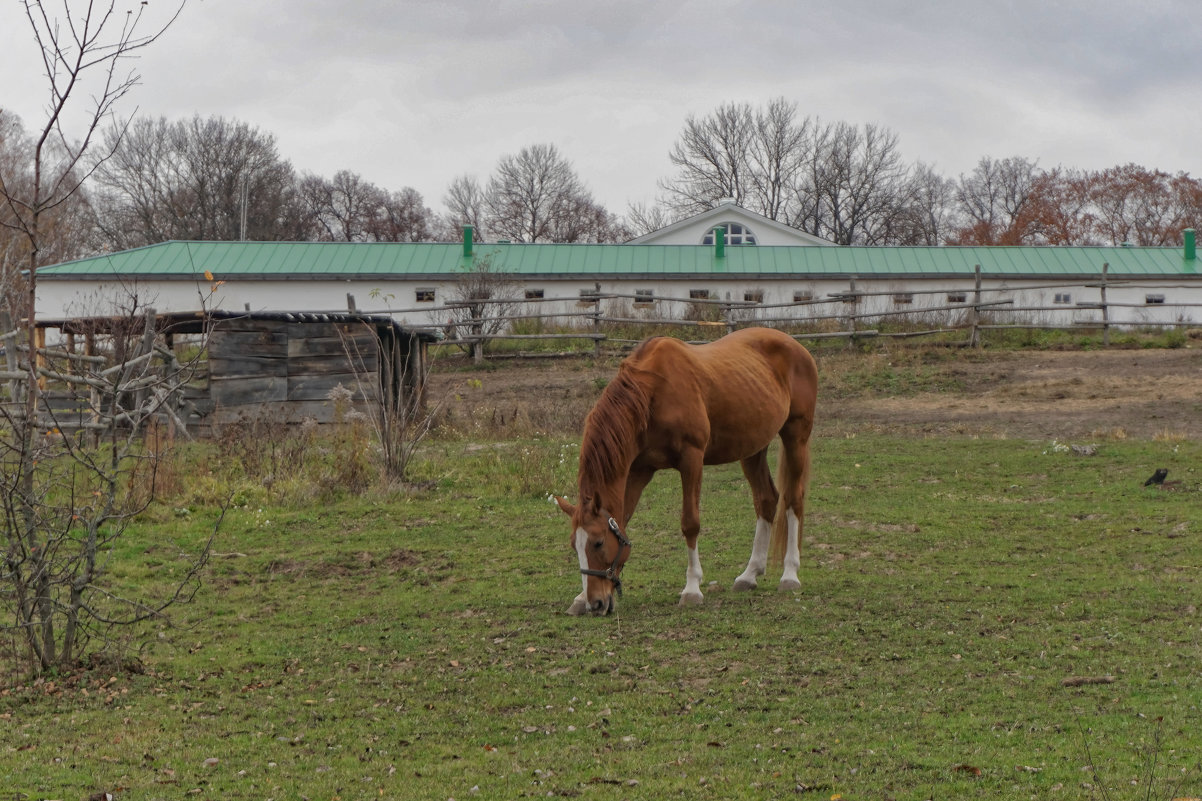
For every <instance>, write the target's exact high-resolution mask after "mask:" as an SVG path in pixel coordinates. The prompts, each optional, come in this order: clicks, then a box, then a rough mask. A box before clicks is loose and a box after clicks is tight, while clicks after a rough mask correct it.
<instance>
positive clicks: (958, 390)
mask: <svg viewBox="0 0 1202 801" xmlns="http://www.w3.org/2000/svg"><path fill="white" fill-rule="evenodd" d="M869 358H876V359H877V360H878V361H880V359H881V356H880V354H877V355H876V356H875V357H869V356H860V355H854V354H843V353H838V354H830V355H825V356H824V355H822V354H820V355H819V368H820V371H822V373H824V374H826V373H828V372H830V373H832V374H833V372H834V371H835V370H836V369H838V370H846V369H848V362H847V361H845V360H855V359H869ZM901 361H904V360H901ZM913 364H914V362H913V360H912V359H911V360H910V361H909V362H906V363H905V364H902V365H899V366H898V369H899V370H903V371H904V370H912V369H916V368H914V366H913ZM616 365H617V360H616V359H615V360H612V361H605V362H593V361H592V360H584V359H571V358H568V359H557V360H527V361H515V362H509V363H501V364H495V365H492V364H490V365H489V366H488V367H486V368H482V369H477V370H468V369H463V368H462V367H457V366H452V365H444V366H440V365H436V368H435V371H434V373H433V374H432V375H431V377H430V396H431V398H432V399H434V400H435V401H438V400H439V399H441V400H443V401H444V402H445V405H444V408H443V415H444V418H445V419H446V420H447V421H448V422H449V423H451V424H452V425H454V426H455V427H456V428H460V429H463V428H465V427H469V428H470V427H472V426H474V427H477V428H479V429H481V430H484V429H487V430H489V431H490V432H493V433H504V432H506V431H511V432H512V433H513V434H515V435H524V434H529V433H533V432H540V431H541V432H547V433H560V434H572V433H577V432H579V431H580V429H581V426H582V425H583V421H584V416H585V415H586V414H587V413H588V410H589V408H591V406H592V404H593V403H594V402H595V401H596V398H597V397H598V396H599V395H600V393H601V390H602V388H603V387H604V385H605V382H606V381H608V380H609V378H610V377H612V376H613V374H614V372H615V370H616ZM440 367H443V369H440ZM446 368H451V369H446ZM921 372H922V381H921V382H919V383H920V388H919V389H917V390H907V391H903V392H900V393H897V394H894V393H890V392H888V391H872V390H865V389H863V388H862V387H860V388H855V389H851V388H848V387H845V386H842V382H840V381H838V380H835V379H833V378H830V377H829V376H826V375H824V376H823V378H822V381H823V386H820V388H819V402H818V432H817V433H818V435H819V436H832V435H834V436H841V435H847V434H852V433H856V432H860V431H880V432H889V433H902V434H911V435H916V436H932V435H969V436H997V437H1017V438H1023V439H1060V440H1079V439H1089V438H1095V439H1101V438H1114V437H1136V438H1149V439H1150V438H1153V437H1180V438H1189V439H1198V438H1202V348H1198V347H1187V348H1180V349H1175V350H1108V351H1003V352H989V351H985V352H970V351H964V352H956V353H946V352H944V353H942V354H941V355H940V357H939V358H938V359H937V360H934V361H933V362H931V363H927V364H924V365H922V366H921ZM921 385H929V386H930V387H931V388H930V389H922V388H921Z"/></svg>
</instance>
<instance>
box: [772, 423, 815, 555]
mask: <svg viewBox="0 0 1202 801" xmlns="http://www.w3.org/2000/svg"><path fill="white" fill-rule="evenodd" d="M787 450H788V446H787V445H785V444H784V443H782V444H781V449H780V458H779V459H778V460H777V466H776V487H777V489H778V490H779V491H780V498H779V500H777V502H776V516H775V517H773V519H772V538H771V540H770V541H769V546H768V553H769V554H770V556H771V560H772V563H773V564H778V565H779V564H782V563H783V562H784V561H785V553H786V551H787V550H788V547H789V516H788V515H787V514H786V512H787V511H788V508H789V501H788V499H789V498H790V497H797V496H796V494H795V493H800V498H801V504H800V506H801V508H804V504H805V494H806V488H807V486H808V485H809V483H810V448H809V446H808V444H802V445H801V446H800V448H799V450H800V453H799V454H798V457H799V458H798V460H797V461H798V464H797V465H794V464H791V462H790V459H789V458H788V453H787ZM797 468H800V473H801V474H800V475H795V472H796V471H797ZM801 530H802V529H801V514H798V520H797V539H798V543H797V548H798V550H801V542H800V540H801Z"/></svg>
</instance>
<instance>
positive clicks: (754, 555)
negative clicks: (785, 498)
mask: <svg viewBox="0 0 1202 801" xmlns="http://www.w3.org/2000/svg"><path fill="white" fill-rule="evenodd" d="M771 536H772V523H770V522H768V521H767V520H765V519H764V518H762V517H761V518H759V519H758V520H756V521H755V539H754V540H753V541H752V543H751V559H750V560H749V561H748V562H747V569H746V570H744V571H743V572H742V573H741V574H739V577H738V578H737V579H735V587H734V588H735V589H736V590H754V589H755V588H756V584H757V583H758V582H757V581H756V577H757V576H762V575H764V571H765V570H767V569H768V540H769V538H770V537H771Z"/></svg>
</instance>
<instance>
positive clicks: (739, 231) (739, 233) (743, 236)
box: [701, 222, 755, 245]
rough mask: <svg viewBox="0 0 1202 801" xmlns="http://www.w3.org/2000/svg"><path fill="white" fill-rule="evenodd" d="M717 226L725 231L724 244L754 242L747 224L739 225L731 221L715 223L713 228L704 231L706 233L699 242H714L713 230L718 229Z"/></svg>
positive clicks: (706, 243)
mask: <svg viewBox="0 0 1202 801" xmlns="http://www.w3.org/2000/svg"><path fill="white" fill-rule="evenodd" d="M719 228H721V229H722V230H724V231H726V244H728V245H754V244H755V234H753V233H751V231H750V230H748V229H747V226H745V225H740V224H739V223H733V222H728V223H722V224H721V225H715V226H714V227H713V228H711V229H710V230H709V231H708V232H707V233H706V235H705V236H704V237H702V238H701V244H703V245H712V244H714V231H716V230H718V229H719Z"/></svg>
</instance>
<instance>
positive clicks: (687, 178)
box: [660, 103, 757, 217]
mask: <svg viewBox="0 0 1202 801" xmlns="http://www.w3.org/2000/svg"><path fill="white" fill-rule="evenodd" d="M755 124H756V121H755V112H754V111H753V110H752V108H751V105H750V104H747V103H739V104H736V103H726V104H723V105H721V106H719V107H718V108H717V110H716V111H714V113H713V114H711V115H709V116H707V117H700V118H699V117H695V116H693V115H691V114H690V115H689V116H688V117H687V118H686V119H685V124H684V130H683V131H682V132H681V134H680V139H678V140H677V142H676V144H674V145H673V146H672V150H671V151H669V153H668V158H669V160H670V161H671V162H672V166H674V167H675V168H676V175H675V177H673V178H672V179H670V180H666V181H661V182H660V189H661V190H663V192H664V193H665V195H666V198H667V203H668V205H669V206H670V207H671V208H672V209H673V211H674V212H676V214H678V215H680V216H682V217H688V216H692V215H694V214H699V213H701V212H703V211H706V210H708V209H711V208H713V207H714V206H716V205H718V202H719V201H720V200H722V199H724V198H731V199H733V200H734V201H735V203H738V204H739V205H743V204H745V203H746V202H747V198H748V196H749V195H750V194H751V190H752V186H753V183H752V182H751V181H750V178H751V175H752V163H751V159H752V141H753V139H754V137H755ZM752 210H753V211H756V210H757V209H752Z"/></svg>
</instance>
